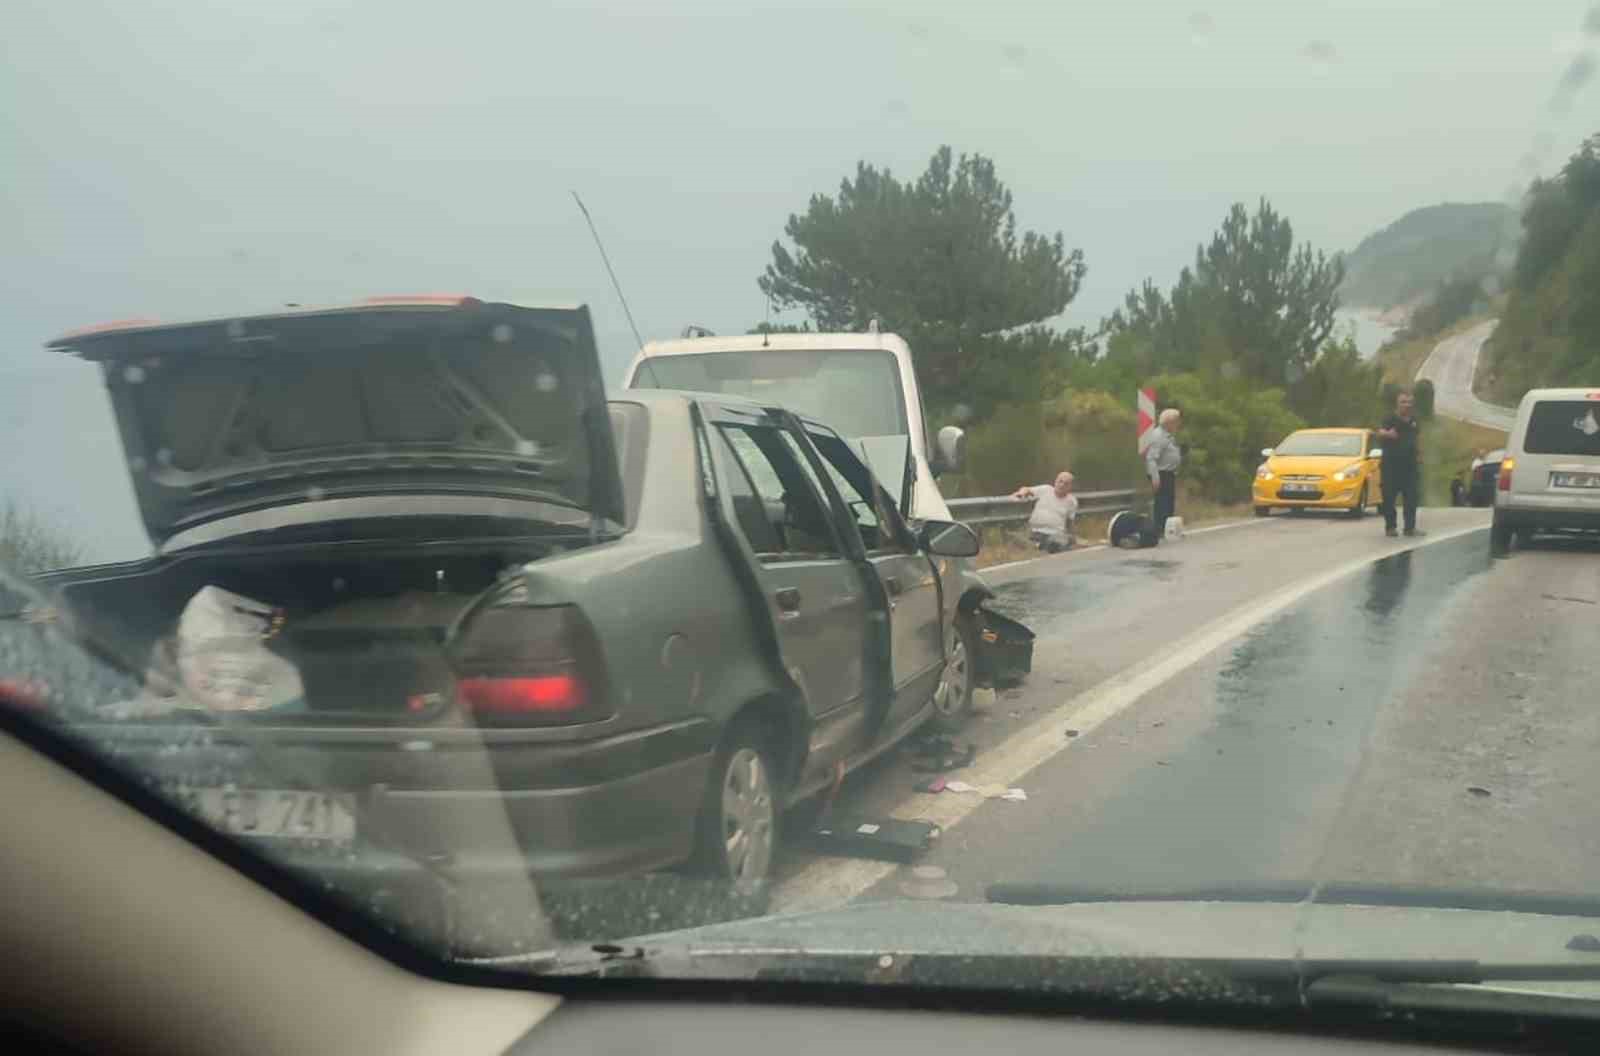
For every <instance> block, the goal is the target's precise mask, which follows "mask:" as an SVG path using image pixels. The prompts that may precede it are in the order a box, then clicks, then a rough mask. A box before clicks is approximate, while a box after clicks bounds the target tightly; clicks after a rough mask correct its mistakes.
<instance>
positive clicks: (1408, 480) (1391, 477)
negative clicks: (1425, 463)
mask: <svg viewBox="0 0 1600 1056" xmlns="http://www.w3.org/2000/svg"><path fill="white" fill-rule="evenodd" d="M1419 476H1420V474H1419V473H1418V472H1417V466H1416V463H1414V462H1413V463H1411V464H1410V465H1404V464H1402V465H1397V466H1389V465H1387V464H1386V465H1385V466H1384V467H1383V526H1384V527H1385V528H1387V529H1388V530H1389V531H1391V532H1392V531H1394V521H1395V516H1394V507H1395V503H1396V502H1397V501H1400V500H1404V502H1405V507H1406V531H1408V532H1414V531H1416V530H1417V486H1418V483H1419V481H1418V477H1419Z"/></svg>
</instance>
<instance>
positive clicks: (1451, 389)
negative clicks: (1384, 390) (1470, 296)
mask: <svg viewBox="0 0 1600 1056" xmlns="http://www.w3.org/2000/svg"><path fill="white" fill-rule="evenodd" d="M1497 322H1499V320H1497V319H1490V320H1488V321H1486V322H1483V323H1480V324H1478V325H1477V326H1475V327H1473V328H1472V329H1470V330H1466V331H1463V332H1462V333H1460V334H1457V335H1456V336H1455V337H1447V338H1445V339H1444V340H1443V341H1440V342H1439V343H1438V344H1437V345H1435V346H1433V351H1432V352H1430V353H1428V358H1427V359H1425V360H1423V362H1422V366H1421V367H1419V368H1418V369H1417V380H1418V381H1421V380H1422V379H1423V378H1427V379H1429V380H1431V381H1432V382H1433V406H1434V409H1435V410H1436V411H1437V412H1438V413H1439V414H1443V415H1448V416H1449V417H1451V418H1460V419H1462V420H1463V421H1468V422H1471V423H1473V424H1474V425H1484V426H1488V427H1490V428H1492V429H1505V430H1507V431H1510V429H1511V423H1512V421H1513V420H1514V419H1515V418H1516V416H1517V412H1516V408H1514V407H1499V406H1496V405H1495V404H1492V403H1485V402H1484V401H1482V400H1480V399H1478V397H1477V396H1475V395H1473V392H1472V379H1473V377H1474V376H1475V375H1476V374H1477V371H1478V355H1479V353H1481V352H1482V351H1483V343H1484V342H1485V341H1487V340H1488V339H1489V335H1490V334H1492V333H1494V328H1495V324H1496V323H1497Z"/></svg>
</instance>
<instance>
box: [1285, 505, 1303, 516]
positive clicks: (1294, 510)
mask: <svg viewBox="0 0 1600 1056" xmlns="http://www.w3.org/2000/svg"><path fill="white" fill-rule="evenodd" d="M1305 515H1306V508H1305V507H1304V506H1290V507H1289V516H1291V517H1304V516H1305Z"/></svg>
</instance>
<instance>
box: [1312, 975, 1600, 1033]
mask: <svg viewBox="0 0 1600 1056" xmlns="http://www.w3.org/2000/svg"><path fill="white" fill-rule="evenodd" d="M1512 969H1515V970H1514V971H1513V970H1512ZM1569 969H1576V970H1579V971H1582V970H1585V969H1586V970H1587V971H1586V972H1583V974H1576V973H1575V972H1572V971H1569ZM1469 974H1476V975H1477V976H1478V978H1472V979H1454V980H1443V979H1441V980H1430V981H1400V980H1394V979H1379V978H1374V977H1373V976H1370V975H1361V974H1350V975H1346V974H1330V975H1324V976H1321V977H1319V978H1316V979H1313V980H1311V981H1310V982H1309V983H1307V984H1306V985H1305V986H1304V987H1303V988H1302V990H1301V993H1302V995H1303V999H1304V1001H1305V1003H1306V1004H1307V1005H1308V1006H1311V1007H1338V1006H1343V1007H1355V1008H1367V1009H1375V1010H1378V1011H1394V1012H1406V1013H1412V1014H1414V1013H1419V1012H1443V1013H1450V1014H1453V1015H1458V1014H1462V1013H1467V1014H1479V1015H1496V1016H1519V1017H1541V1018H1543V1017H1549V1018H1561V1019H1582V1020H1590V1021H1595V1022H1600V1000H1596V999H1595V998H1592V997H1580V996H1577V995H1567V994H1549V993H1535V992H1528V991H1524V990H1515V989H1503V988H1495V987H1494V986H1493V985H1492V984H1494V983H1499V982H1512V981H1517V980H1521V981H1524V982H1562V981H1572V980H1580V979H1581V980H1600V965H1588V964H1545V965H1514V966H1512V965H1507V966H1502V967H1500V968H1493V967H1486V968H1483V969H1482V970H1480V971H1479V972H1477V973H1469Z"/></svg>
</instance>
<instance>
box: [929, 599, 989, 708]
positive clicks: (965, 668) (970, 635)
mask: <svg viewBox="0 0 1600 1056" xmlns="http://www.w3.org/2000/svg"><path fill="white" fill-rule="evenodd" d="M977 656H978V632H977V629H976V628H975V627H974V626H973V622H972V617H970V616H958V617H956V625H955V633H954V634H952V635H951V642H950V655H949V656H948V657H946V658H945V662H944V671H943V672H942V673H941V674H940V675H939V684H938V685H937V686H935V687H934V690H933V726H934V728H935V729H937V730H939V731H940V732H941V733H954V732H955V731H957V730H959V729H961V727H962V726H964V725H966V722H967V717H968V716H969V715H971V714H972V690H973V688H974V683H975V681H976V680H975V678H974V675H975V673H976V672H975V670H974V665H975V663H976V661H977Z"/></svg>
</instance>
